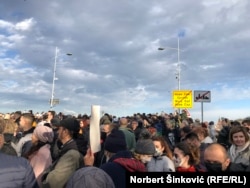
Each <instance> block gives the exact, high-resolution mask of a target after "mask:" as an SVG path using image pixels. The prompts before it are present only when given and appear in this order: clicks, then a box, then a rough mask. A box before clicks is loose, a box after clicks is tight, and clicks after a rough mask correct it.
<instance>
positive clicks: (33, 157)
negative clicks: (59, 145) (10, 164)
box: [24, 126, 54, 186]
mask: <svg viewBox="0 0 250 188" xmlns="http://www.w3.org/2000/svg"><path fill="white" fill-rule="evenodd" d="M53 137H54V133H53V130H52V129H51V128H50V127H47V126H38V127H36V128H35V129H34V131H33V134H32V137H31V142H32V146H31V148H30V150H29V151H28V152H27V153H26V154H25V155H24V157H25V158H27V159H28V160H29V162H30V165H31V166H32V168H33V171H34V174H35V177H36V179H37V182H38V185H39V186H41V174H42V172H43V171H44V170H45V169H47V168H48V167H49V166H50V165H51V164H52V158H51V153H50V144H51V143H52V141H53Z"/></svg>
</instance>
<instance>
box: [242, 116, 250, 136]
mask: <svg viewBox="0 0 250 188" xmlns="http://www.w3.org/2000/svg"><path fill="white" fill-rule="evenodd" d="M241 124H242V126H243V127H245V128H246V129H247V132H248V134H249V135H250V117H247V118H245V119H243V121H242V122H241Z"/></svg>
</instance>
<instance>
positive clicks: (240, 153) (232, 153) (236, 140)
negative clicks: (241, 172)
mask: <svg viewBox="0 0 250 188" xmlns="http://www.w3.org/2000/svg"><path fill="white" fill-rule="evenodd" d="M229 141H230V143H231V146H230V148H229V149H228V155H229V157H230V161H232V162H234V163H243V164H245V165H249V164H250V136H249V134H248V132H247V130H246V128H245V127H243V126H234V127H232V128H231V129H230V133H229Z"/></svg>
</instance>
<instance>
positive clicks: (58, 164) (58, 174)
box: [41, 117, 83, 188]
mask: <svg viewBox="0 0 250 188" xmlns="http://www.w3.org/2000/svg"><path fill="white" fill-rule="evenodd" d="M79 129H80V125H79V122H78V120H77V119H76V118H74V117H71V118H70V117H69V118H65V119H63V120H61V121H60V125H59V127H58V139H59V141H60V142H61V143H62V146H61V147H60V153H59V155H58V157H57V158H56V159H55V161H54V162H53V164H52V165H51V166H50V167H49V168H48V169H47V170H45V171H44V173H43V175H42V178H41V180H42V187H46V188H47V187H51V188H54V187H58V188H62V187H64V186H65V185H66V182H67V181H68V179H69V178H70V176H71V175H72V174H73V173H74V172H75V171H76V170H77V169H78V168H80V167H82V166H83V160H82V158H83V156H82V155H81V153H80V152H79V151H78V147H77V144H76V142H75V140H74V139H75V138H76V136H77V135H78V133H79Z"/></svg>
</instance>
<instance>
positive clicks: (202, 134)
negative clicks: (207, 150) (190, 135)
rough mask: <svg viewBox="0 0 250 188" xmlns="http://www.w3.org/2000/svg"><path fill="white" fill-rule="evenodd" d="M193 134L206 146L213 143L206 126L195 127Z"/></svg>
mask: <svg viewBox="0 0 250 188" xmlns="http://www.w3.org/2000/svg"><path fill="white" fill-rule="evenodd" d="M204 125H205V124H204ZM192 132H194V133H196V134H197V136H198V138H199V140H200V142H201V143H205V144H211V143H213V139H212V138H211V137H210V136H209V133H208V128H207V127H206V126H205V127H202V126H198V127H194V128H193V129H192Z"/></svg>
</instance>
